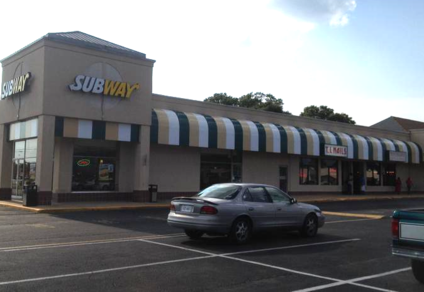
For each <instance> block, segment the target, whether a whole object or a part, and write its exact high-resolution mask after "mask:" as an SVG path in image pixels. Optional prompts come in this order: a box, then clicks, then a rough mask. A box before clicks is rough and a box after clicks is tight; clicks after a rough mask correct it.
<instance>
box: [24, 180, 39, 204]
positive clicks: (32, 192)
mask: <svg viewBox="0 0 424 292" xmlns="http://www.w3.org/2000/svg"><path fill="white" fill-rule="evenodd" d="M37 192H38V188H37V186H36V185H29V186H26V187H25V189H24V193H23V196H22V201H23V205H24V206H27V207H33V206H37V204H38V202H37Z"/></svg>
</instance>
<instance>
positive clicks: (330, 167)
mask: <svg viewBox="0 0 424 292" xmlns="http://www.w3.org/2000/svg"><path fill="white" fill-rule="evenodd" d="M338 172H339V167H338V161H337V160H336V159H322V160H321V170H320V174H321V185H338V184H339V179H338Z"/></svg>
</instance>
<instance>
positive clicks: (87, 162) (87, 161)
mask: <svg viewBox="0 0 424 292" xmlns="http://www.w3.org/2000/svg"><path fill="white" fill-rule="evenodd" d="M90 163H91V162H90V159H81V160H78V161H77V165H78V166H81V167H86V166H89V165H90Z"/></svg>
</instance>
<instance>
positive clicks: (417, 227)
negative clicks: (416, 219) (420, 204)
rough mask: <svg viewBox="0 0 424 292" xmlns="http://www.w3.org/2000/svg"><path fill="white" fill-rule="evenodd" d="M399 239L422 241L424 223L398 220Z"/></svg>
mask: <svg viewBox="0 0 424 292" xmlns="http://www.w3.org/2000/svg"><path fill="white" fill-rule="evenodd" d="M399 239H400V240H409V241H418V242H424V224H420V223H411V222H402V221H400V222H399Z"/></svg>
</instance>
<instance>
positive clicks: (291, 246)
mask: <svg viewBox="0 0 424 292" xmlns="http://www.w3.org/2000/svg"><path fill="white" fill-rule="evenodd" d="M359 240H361V239H360V238H352V239H342V240H334V241H324V242H315V243H308V244H299V245H289V246H281V247H271V248H264V249H254V250H247V251H238V252H232V253H226V254H223V255H222V256H224V255H225V256H230V255H239V254H247V253H257V252H266V251H273V250H283V249H292V248H300V247H308V246H317V245H326V244H333V243H344V242H352V241H359Z"/></svg>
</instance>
